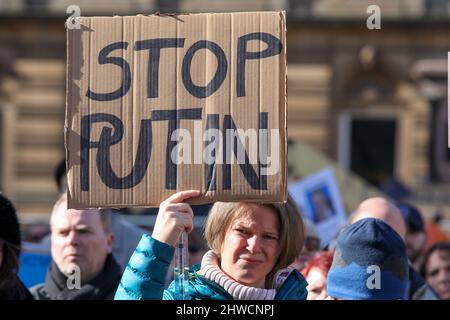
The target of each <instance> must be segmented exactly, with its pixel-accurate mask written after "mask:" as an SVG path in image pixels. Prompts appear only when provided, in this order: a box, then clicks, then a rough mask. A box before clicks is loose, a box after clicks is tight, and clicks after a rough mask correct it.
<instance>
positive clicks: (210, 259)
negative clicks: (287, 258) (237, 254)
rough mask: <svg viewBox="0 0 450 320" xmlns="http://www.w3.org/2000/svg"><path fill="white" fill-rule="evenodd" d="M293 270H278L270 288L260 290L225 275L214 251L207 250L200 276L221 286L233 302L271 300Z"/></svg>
mask: <svg viewBox="0 0 450 320" xmlns="http://www.w3.org/2000/svg"><path fill="white" fill-rule="evenodd" d="M292 270H293V269H290V268H286V269H281V270H279V271H278V272H277V273H276V274H275V277H274V281H273V285H272V288H270V289H262V288H255V287H249V286H246V285H243V284H240V283H238V282H236V281H235V280H233V279H231V278H230V277H229V276H228V275H226V274H225V273H224V272H223V271H222V270H221V269H220V267H219V258H218V257H217V255H216V254H215V253H214V251H212V250H209V251H208V252H207V253H206V254H205V255H204V256H203V259H202V262H201V268H200V274H201V275H202V276H204V277H205V278H206V279H208V280H211V281H213V282H215V283H217V284H218V285H219V286H221V287H222V288H223V289H224V290H225V291H226V292H228V293H229V294H230V295H231V296H233V298H234V299H235V300H273V299H274V298H275V295H276V294H277V290H276V288H279V286H280V285H281V284H282V283H283V282H284V280H286V278H287V277H288V276H289V274H290V272H291V271H292Z"/></svg>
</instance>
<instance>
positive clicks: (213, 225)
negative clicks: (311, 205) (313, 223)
mask: <svg viewBox="0 0 450 320" xmlns="http://www.w3.org/2000/svg"><path fill="white" fill-rule="evenodd" d="M245 204H246V202H216V203H214V205H213V207H212V208H211V210H210V212H209V214H208V218H207V220H206V224H205V239H206V241H207V243H208V246H209V247H210V248H211V249H212V250H213V251H214V253H215V254H216V255H217V256H218V257H219V258H220V250H221V247H222V243H223V242H224V240H225V234H226V233H227V231H228V229H229V228H230V226H231V224H232V222H233V221H234V220H235V219H237V218H239V217H240V216H242V215H244V214H245V212H246V211H245V210H241V209H242V207H243V206H244V205H245ZM254 204H256V205H259V206H263V207H267V208H271V209H273V210H274V211H275V212H276V213H277V214H278V219H279V256H278V259H277V262H276V263H275V266H274V267H273V269H272V271H271V272H270V273H269V275H268V276H270V275H274V274H275V273H276V272H277V271H278V270H280V269H282V268H285V267H287V266H289V265H290V264H291V263H292V262H294V260H295V258H296V257H297V256H298V255H299V254H300V251H301V250H302V248H303V242H304V227H303V220H302V218H301V216H300V211H299V209H298V208H297V206H296V205H295V202H294V201H293V199H292V198H291V196H288V200H287V202H286V203H269V204H268V203H254Z"/></svg>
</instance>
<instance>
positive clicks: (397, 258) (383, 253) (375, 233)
mask: <svg viewBox="0 0 450 320" xmlns="http://www.w3.org/2000/svg"><path fill="white" fill-rule="evenodd" d="M408 279H409V274H408V258H407V255H406V246H405V243H404V242H403V240H402V239H401V238H400V236H399V235H398V234H397V232H395V231H394V230H393V229H392V228H391V227H390V226H388V225H387V224H386V223H385V222H383V221H382V220H379V219H374V218H366V219H362V220H359V221H357V222H355V223H353V224H351V225H349V226H347V227H345V228H344V229H342V231H341V233H340V234H339V236H338V238H337V243H336V251H335V254H334V258H333V264H332V266H331V268H330V271H329V272H328V276H327V293H328V295H329V296H331V297H334V298H338V299H344V300H394V299H405V300H406V299H408V288H409V280H408Z"/></svg>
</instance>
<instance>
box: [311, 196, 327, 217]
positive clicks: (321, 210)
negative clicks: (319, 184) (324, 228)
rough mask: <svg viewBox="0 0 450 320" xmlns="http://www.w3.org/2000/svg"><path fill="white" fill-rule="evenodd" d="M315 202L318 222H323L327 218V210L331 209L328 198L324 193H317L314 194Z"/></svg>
mask: <svg viewBox="0 0 450 320" xmlns="http://www.w3.org/2000/svg"><path fill="white" fill-rule="evenodd" d="M313 201H314V207H315V211H316V214H317V220H318V221H322V220H323V219H324V218H325V215H326V211H327V209H329V207H328V201H327V198H326V197H325V195H324V194H323V193H322V191H315V192H314V193H313Z"/></svg>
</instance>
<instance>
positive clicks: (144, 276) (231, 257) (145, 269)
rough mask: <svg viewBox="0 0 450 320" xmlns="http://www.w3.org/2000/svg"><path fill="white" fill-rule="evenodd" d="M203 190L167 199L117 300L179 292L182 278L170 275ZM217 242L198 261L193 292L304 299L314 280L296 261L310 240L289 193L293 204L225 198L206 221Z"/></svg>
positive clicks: (200, 296) (197, 296)
mask: <svg viewBox="0 0 450 320" xmlns="http://www.w3.org/2000/svg"><path fill="white" fill-rule="evenodd" d="M199 194H200V192H199V191H195V190H190V191H182V192H178V193H175V194H174V195H172V196H171V197H169V198H168V199H167V200H165V201H163V202H162V203H161V206H160V209H159V213H158V217H157V219H156V223H155V228H154V230H153V234H152V236H151V237H150V236H148V235H144V236H143V237H142V239H141V241H140V243H139V244H138V246H137V247H136V250H135V252H134V254H133V256H132V257H131V259H130V262H129V263H128V266H127V268H126V270H125V272H124V274H123V276H122V280H121V282H120V285H119V288H118V290H117V292H116V296H115V299H117V300H122V299H133V300H144V299H156V300H158V299H175V298H176V297H177V296H178V292H177V291H176V290H177V289H176V285H175V282H172V284H171V285H170V286H169V288H168V289H166V290H164V280H165V278H166V275H167V272H168V270H169V265H170V263H171V261H172V258H173V255H174V251H175V245H176V243H177V240H178V239H179V237H180V235H181V233H182V232H183V231H187V232H190V231H191V230H192V229H193V212H192V209H191V207H190V205H189V204H187V203H185V202H184V201H185V200H187V199H189V198H193V197H196V196H198V195H199ZM205 237H206V240H207V242H208V246H209V247H210V248H211V250H210V251H208V252H207V253H206V254H205V255H204V256H203V259H202V263H201V266H193V267H192V268H191V269H190V272H189V280H188V285H187V288H186V296H187V299H192V300H204V299H235V300H304V299H306V296H307V290H306V286H307V283H306V281H305V279H304V278H303V276H302V275H301V274H300V273H299V272H298V271H297V270H294V269H291V268H288V265H289V264H290V263H291V262H292V261H293V260H294V259H295V257H296V256H298V254H299V253H300V251H301V248H302V246H303V223H302V220H301V217H300V214H299V212H298V210H297V208H296V206H295V204H294V203H293V201H292V200H291V199H290V198H289V199H288V202H287V203H285V204H258V203H247V202H240V203H237V202H229V203H226V202H217V203H215V204H214V206H213V207H212V209H211V211H210V213H209V215H208V219H207V222H206V226H205Z"/></svg>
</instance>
